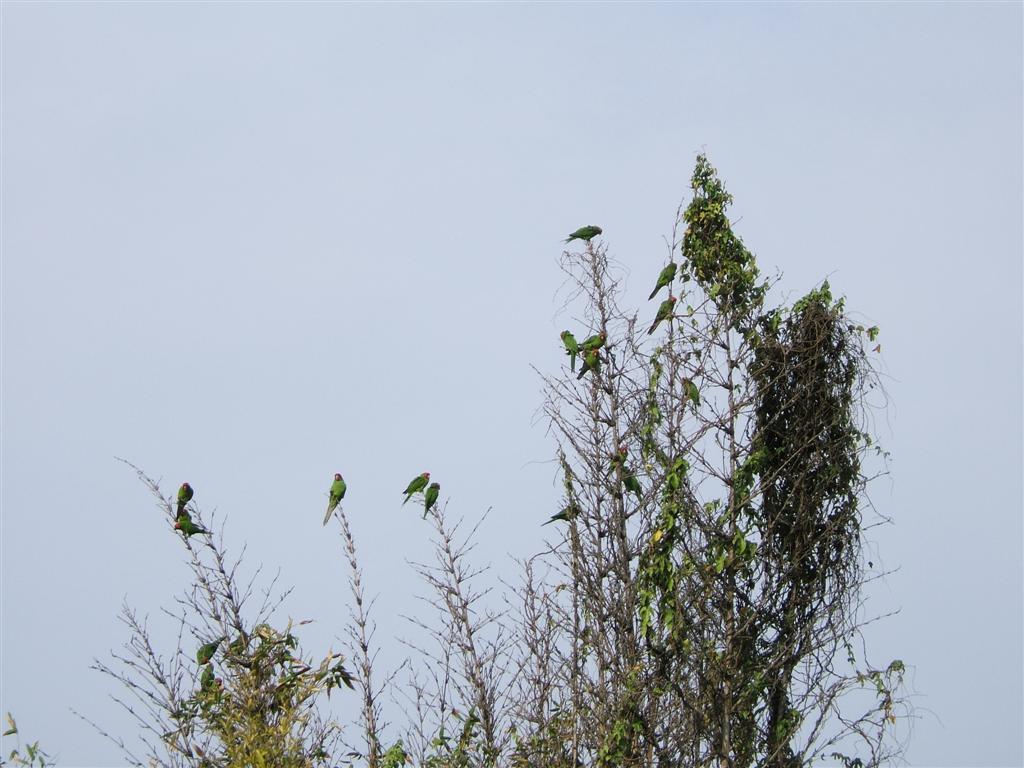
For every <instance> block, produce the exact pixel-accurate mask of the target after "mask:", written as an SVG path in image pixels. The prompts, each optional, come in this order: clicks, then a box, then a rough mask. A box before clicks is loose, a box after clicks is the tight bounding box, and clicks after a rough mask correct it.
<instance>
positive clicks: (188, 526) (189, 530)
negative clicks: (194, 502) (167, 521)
mask: <svg viewBox="0 0 1024 768" xmlns="http://www.w3.org/2000/svg"><path fill="white" fill-rule="evenodd" d="M174 527H175V529H176V530H179V531H181V532H182V533H183V534H185V538H186V539H188V538H191V537H192V536H195V535H196V534H197V533H209V531H208V530H206V529H205V528H203V527H201V526H198V525H196V524H195V523H193V522H192V518H191V517H189V514H188V512H182V513H181V514H180V515H178V519H177V520H175V521H174Z"/></svg>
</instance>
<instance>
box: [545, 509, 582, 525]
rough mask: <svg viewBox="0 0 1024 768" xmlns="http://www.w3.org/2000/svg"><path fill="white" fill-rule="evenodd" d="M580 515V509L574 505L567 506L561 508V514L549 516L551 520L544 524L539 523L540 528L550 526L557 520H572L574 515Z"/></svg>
mask: <svg viewBox="0 0 1024 768" xmlns="http://www.w3.org/2000/svg"><path fill="white" fill-rule="evenodd" d="M579 513H580V508H579V507H578V506H576V504H575V503H572V504H567V505H566V506H564V507H563V508H562V511H561V512H558V513H557V514H554V515H552V516H551V519H550V520H548V521H547V522H546V523H541V527H543V526H545V525H551V523H555V522H558V521H559V520H573V519H574V518H575V517H576V515H578V514H579Z"/></svg>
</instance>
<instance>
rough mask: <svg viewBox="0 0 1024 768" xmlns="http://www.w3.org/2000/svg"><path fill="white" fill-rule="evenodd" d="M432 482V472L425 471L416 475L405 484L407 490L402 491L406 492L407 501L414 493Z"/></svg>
mask: <svg viewBox="0 0 1024 768" xmlns="http://www.w3.org/2000/svg"><path fill="white" fill-rule="evenodd" d="M429 482H430V473H429V472H424V473H423V474H422V475H416V477H414V478H413V479H412V481H411V482H410V483H409V484H408V485H407V486H405V490H404V491H402V493H404V494H405V501H408V500H409V499H411V498H412V495H413V494H414V493H419V492H420V491H422V490H423V489H424V488H426V487H427V483H429ZM405 501H403V502H402V506H403V507H404V506H405Z"/></svg>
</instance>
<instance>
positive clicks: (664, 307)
mask: <svg viewBox="0 0 1024 768" xmlns="http://www.w3.org/2000/svg"><path fill="white" fill-rule="evenodd" d="M675 305H676V297H675V296H669V297H668V298H667V299H665V300H664V301H663V302H661V306H660V307H658V314H656V315H655V316H654V322H653V323H651V327H650V328H648V329H647V335H648V336H650V335H651V334H652V333H654V329H655V328H657V327H658V325H659V324H660V323H661V321H662V320H667V319H668V318H670V317H672V309H673V308H674V307H675Z"/></svg>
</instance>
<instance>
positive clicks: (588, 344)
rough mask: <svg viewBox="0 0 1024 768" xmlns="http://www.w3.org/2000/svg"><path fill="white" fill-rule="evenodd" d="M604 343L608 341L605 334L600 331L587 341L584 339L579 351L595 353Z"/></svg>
mask: <svg viewBox="0 0 1024 768" xmlns="http://www.w3.org/2000/svg"><path fill="white" fill-rule="evenodd" d="M606 341H608V334H607V333H605V332H604V331H601V332H600V333H595V334H594V335H593V336H591V337H590V338H589V339H585V340H584V341H583V343H582V344H580V351H581V352H583V353H586V352H596V351H597V350H599V349H600V348H601V347H603V346H604V343H605V342H606Z"/></svg>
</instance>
